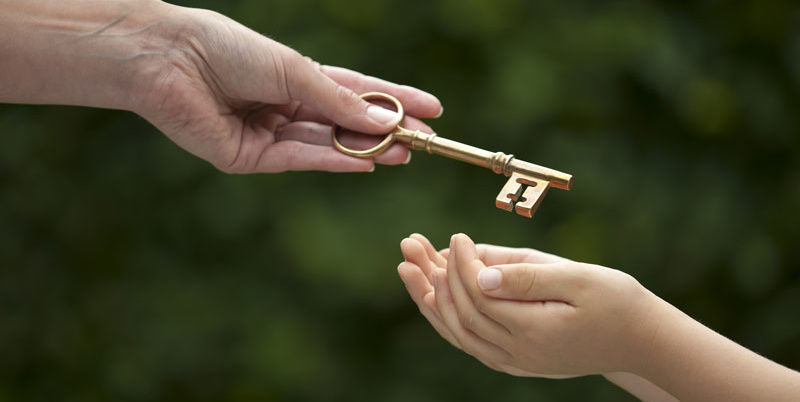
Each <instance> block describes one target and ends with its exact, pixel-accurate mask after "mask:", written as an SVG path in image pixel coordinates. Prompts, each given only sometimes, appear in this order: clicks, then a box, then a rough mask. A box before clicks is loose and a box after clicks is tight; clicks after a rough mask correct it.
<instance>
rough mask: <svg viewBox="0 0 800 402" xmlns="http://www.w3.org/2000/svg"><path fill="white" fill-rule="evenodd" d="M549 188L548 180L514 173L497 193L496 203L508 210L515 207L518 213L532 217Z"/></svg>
mask: <svg viewBox="0 0 800 402" xmlns="http://www.w3.org/2000/svg"><path fill="white" fill-rule="evenodd" d="M549 188H550V182H549V181H547V180H540V179H536V178H531V177H526V176H522V175H519V174H517V173H514V174H512V175H511V177H510V178H509V179H508V181H507V182H506V184H505V185H504V186H503V188H502V189H501V190H500V194H498V195H497V198H496V199H495V205H496V206H497V207H498V208H500V209H503V210H506V211H511V210H512V209H513V210H514V212H516V213H517V214H518V215H522V216H525V217H528V218H532V217H533V213H534V212H536V209H537V208H539V204H541V203H542V199H543V198H544V196H545V194H547V190H548V189H549Z"/></svg>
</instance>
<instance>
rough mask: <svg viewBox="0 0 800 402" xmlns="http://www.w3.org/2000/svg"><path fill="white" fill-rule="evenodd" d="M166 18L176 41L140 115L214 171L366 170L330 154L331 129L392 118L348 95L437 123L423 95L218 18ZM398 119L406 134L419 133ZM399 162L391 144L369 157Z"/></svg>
mask: <svg viewBox="0 0 800 402" xmlns="http://www.w3.org/2000/svg"><path fill="white" fill-rule="evenodd" d="M172 12H173V13H175V16H174V17H171V19H174V20H175V22H174V25H175V26H177V30H176V35H178V38H179V39H178V41H177V43H176V44H175V46H176V48H175V49H176V50H175V51H171V52H169V56H168V57H167V58H166V59H165V60H163V61H162V62H163V63H165V66H164V68H162V69H160V74H159V75H158V77H157V78H156V79H155V80H154V81H153V82H151V83H149V87H148V88H147V89H146V90H145V91H144V93H146V96H144V97H143V99H142V102H141V104H140V113H141V114H142V116H144V117H145V118H147V119H148V120H149V121H151V122H152V123H153V124H155V125H156V126H157V127H159V128H160V129H161V130H162V131H163V132H164V133H166V134H167V135H168V136H169V137H170V138H172V139H173V140H174V141H175V142H176V143H178V144H179V145H181V146H182V147H184V148H185V149H187V150H189V151H190V152H192V153H194V154H196V155H198V156H200V157H202V158H204V159H207V160H208V161H210V162H211V163H213V164H214V165H215V166H217V167H218V168H219V169H221V170H223V171H228V172H235V173H250V172H278V171H283V170H307V169H314V170H329V171H367V170H370V169H372V167H373V161H372V160H371V159H359V158H353V157H349V156H346V155H344V154H342V153H340V152H338V151H336V150H335V149H334V148H332V147H331V139H330V132H331V128H330V124H331V122H335V123H336V124H339V125H341V126H343V127H346V128H348V129H351V130H354V131H358V132H363V133H371V134H382V133H387V132H388V131H390V130H391V129H392V128H393V127H394V126H395V125H396V124H397V123H398V122H399V119H400V116H399V115H398V114H397V113H394V112H393V111H391V110H388V109H384V108H382V107H380V106H377V105H373V104H371V103H368V102H366V101H364V100H362V99H361V98H360V97H359V96H358V95H357V93H363V92H368V91H381V92H387V93H390V94H393V95H395V96H396V97H397V98H398V99H399V100H400V101H401V102H402V103H403V105H404V107H405V108H406V111H407V113H408V114H409V115H410V116H416V117H423V118H424V117H436V116H437V115H439V114H440V113H441V111H442V108H441V105H440V104H439V101H438V100H437V99H436V98H435V97H433V96H432V95H429V94H427V93H425V92H422V91H420V90H418V89H414V88H411V87H407V86H400V85H396V84H392V83H389V82H386V81H382V80H379V79H377V78H373V77H368V76H365V75H362V74H360V73H357V72H354V71H350V70H347V69H344V68H338V67H327V66H321V65H319V64H318V63H315V62H312V61H311V60H310V59H307V58H304V57H302V56H301V55H300V54H299V53H297V52H295V51H294V50H292V49H290V48H288V47H286V46H284V45H281V44H280V43H278V42H275V41H273V40H271V39H269V38H266V37H264V36H262V35H260V34H257V33H256V32H254V31H252V30H250V29H247V28H245V27H244V26H242V25H240V24H238V23H237V22H235V21H233V20H231V19H229V18H227V17H224V16H222V15H219V14H216V13H213V12H210V11H207V10H190V9H184V8H175V9H173V10H172ZM156 31H159V30H156ZM407 120H409V121H406V122H405V124H406V125H409V126H410V127H413V128H415V129H416V128H423V129H426V128H427V127H426V126H424V125H423V124H422V123H420V122H419V121H416V120H412V119H407ZM378 139H379V138H378V137H374V136H372V137H370V136H363V135H361V136H353V135H350V136H347V137H345V138H344V139H343V141H349V143H348V146H353V147H362V148H365V147H367V146H369V145H374V144H373V143H372V142H374V143H377V140H378ZM408 155H409V154H408V150H407V148H406V147H404V146H401V145H399V144H398V145H396V146H394V147H393V148H392V149H390V150H389V151H387V152H386V153H385V154H383V155H381V156H379V157H378V158H376V159H377V162H380V163H385V164H397V163H402V162H404V161H406V160H407V158H408Z"/></svg>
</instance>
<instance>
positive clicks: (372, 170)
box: [367, 165, 375, 173]
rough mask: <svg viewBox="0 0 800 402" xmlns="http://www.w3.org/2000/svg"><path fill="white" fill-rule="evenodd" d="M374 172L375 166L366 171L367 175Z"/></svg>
mask: <svg viewBox="0 0 800 402" xmlns="http://www.w3.org/2000/svg"><path fill="white" fill-rule="evenodd" d="M374 171H375V165H372V167H371V168H369V170H367V173H372V172H374Z"/></svg>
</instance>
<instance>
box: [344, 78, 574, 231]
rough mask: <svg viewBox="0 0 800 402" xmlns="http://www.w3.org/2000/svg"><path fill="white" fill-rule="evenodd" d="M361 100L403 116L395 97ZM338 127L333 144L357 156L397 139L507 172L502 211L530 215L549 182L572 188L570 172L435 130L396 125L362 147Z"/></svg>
mask: <svg viewBox="0 0 800 402" xmlns="http://www.w3.org/2000/svg"><path fill="white" fill-rule="evenodd" d="M361 97H362V98H363V99H365V100H370V99H382V100H385V101H389V102H391V103H393V104H394V106H395V107H396V108H397V113H399V114H400V116H401V119H400V121H401V122H402V121H403V119H402V117H404V116H405V115H404V112H403V105H402V104H401V103H400V101H398V100H397V98H395V97H393V96H391V95H388V94H385V93H382V92H368V93H365V94H362V95H361ZM337 131H338V127H337V126H336V125H335V124H334V125H333V127H332V129H331V138H332V139H333V145H334V146H335V147H336V149H338V150H339V151H342V152H344V153H345V154H347V155H350V156H357V157H361V158H367V157H374V156H377V155H380V154H381V153H383V152H384V151H386V150H387V149H389V147H390V146H391V145H392V144H393V143H394V142H395V141H400V142H403V143H405V144H408V145H409V146H410V147H411V149H416V150H419V149H424V150H426V151H428V153H429V154H436V155H442V156H446V157H448V158H453V159H457V160H460V161H463V162H469V163H472V164H474V165H478V166H483V167H486V168H489V169H491V170H492V171H493V172H495V173H498V174H499V173H502V174H503V175H505V176H506V177H508V176H510V178H509V179H508V182H506V185H505V186H503V189H502V190H500V194H498V195H497V198H496V199H495V205H497V207H498V208H500V209H504V210H506V211H511V210H512V209H513V210H515V211H516V212H517V214H519V215H522V216H527V217H528V218H530V217H532V216H533V213H534V212H536V209H537V208H538V207H539V204H540V203H541V202H542V198H544V195H545V194H546V193H547V190H548V189H549V188H550V186H553V187H555V188H560V189H562V190H569V189H570V188H572V175H569V174H566V173H562V172H559V171H557V170H553V169H549V168H546V167H542V166H539V165H534V164H533V163H529V162H525V161H521V160H519V159H515V158H514V155H506V154H504V153H502V152H489V151H486V150H483V149H480V148H476V147H473V146H470V145H466V144H462V143H460V142H456V141H452V140H448V139H446V138H442V137H439V136H438V135H436V133H423V132H421V131H419V130H415V131H411V130H408V129H405V128H403V127H400V125H398V126H397V127H395V128H394V130H392V131H391V132H390V133H388V134H387V135H386V137H385V138H384V139H383V140H382V141H381V142H380V143H379V144H378V145H376V146H374V147H372V148H370V149H365V150H353V149H350V148H347V147H345V146H343V145H342V144H341V143H339V139H338V138H337V137H336V133H337Z"/></svg>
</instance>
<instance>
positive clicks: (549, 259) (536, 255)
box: [476, 244, 569, 265]
mask: <svg viewBox="0 0 800 402" xmlns="http://www.w3.org/2000/svg"><path fill="white" fill-rule="evenodd" d="M476 248H477V249H478V255H479V256H480V259H481V261H483V263H484V264H486V265H500V264H516V263H521V262H528V263H531V264H554V263H557V262H567V261H569V260H567V259H566V258H562V257H559V256H557V255H553V254H548V253H545V252H542V251H539V250H535V249H532V248H513V247H503V246H495V245H493V244H477V245H476Z"/></svg>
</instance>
